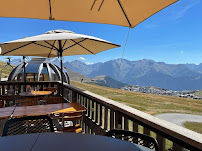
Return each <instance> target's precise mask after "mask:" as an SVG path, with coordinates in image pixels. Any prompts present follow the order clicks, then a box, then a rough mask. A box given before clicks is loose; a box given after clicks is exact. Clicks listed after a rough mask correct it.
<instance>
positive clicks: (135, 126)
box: [133, 121, 139, 132]
mask: <svg viewBox="0 0 202 151" xmlns="http://www.w3.org/2000/svg"><path fill="white" fill-rule="evenodd" d="M133 131H135V132H138V131H139V130H138V124H137V123H136V122H134V121H133Z"/></svg>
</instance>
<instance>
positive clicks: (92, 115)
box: [91, 100, 95, 120]
mask: <svg viewBox="0 0 202 151" xmlns="http://www.w3.org/2000/svg"><path fill="white" fill-rule="evenodd" d="M91 103H92V104H91V119H92V120H95V108H94V101H93V100H92V101H91Z"/></svg>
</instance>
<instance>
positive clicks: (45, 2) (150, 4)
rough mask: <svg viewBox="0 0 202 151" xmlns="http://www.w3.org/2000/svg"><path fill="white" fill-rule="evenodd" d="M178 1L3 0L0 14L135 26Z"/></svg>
mask: <svg viewBox="0 0 202 151" xmlns="http://www.w3.org/2000/svg"><path fill="white" fill-rule="evenodd" d="M176 1H178V0H15V1H14V0H0V6H1V9H0V17H17V18H36V19H50V20H64V21H78V22H92V23H103V24H114V25H121V26H127V27H131V28H133V27H135V26H136V25H138V24H139V23H141V22H142V21H144V20H145V19H147V18H149V17H150V16H152V15H153V14H155V13H157V12H159V11H160V10H162V9H164V8H165V7H167V6H169V5H171V4H173V3H175V2H176Z"/></svg>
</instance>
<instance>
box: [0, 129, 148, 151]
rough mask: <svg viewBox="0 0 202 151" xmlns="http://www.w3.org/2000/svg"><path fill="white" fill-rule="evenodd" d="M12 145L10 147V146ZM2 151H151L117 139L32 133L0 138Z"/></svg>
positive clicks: (72, 134)
mask: <svg viewBox="0 0 202 151" xmlns="http://www.w3.org/2000/svg"><path fill="white" fill-rule="evenodd" d="M11 144H12V145H11ZM0 146H1V150H2V151H13V150H20V151H28V150H32V151H56V150H60V151H62V150H75V151H77V150H78V151H81V150H82V151H152V150H151V149H149V148H146V147H143V146H140V145H137V144H132V143H129V142H126V141H122V140H119V139H115V138H111V137H106V136H99V135H89V134H76V133H34V134H24V135H14V136H6V137H1V138H0Z"/></svg>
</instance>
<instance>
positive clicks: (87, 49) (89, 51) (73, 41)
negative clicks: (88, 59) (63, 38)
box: [71, 39, 94, 54]
mask: <svg viewBox="0 0 202 151" xmlns="http://www.w3.org/2000/svg"><path fill="white" fill-rule="evenodd" d="M71 41H73V42H75V41H74V40H72V39H71ZM75 43H76V42H75ZM77 45H79V46H80V47H82V48H83V49H85V50H87V51H88V52H90V53H91V54H94V53H93V52H92V51H90V50H89V49H87V48H86V47H84V46H82V45H80V44H79V43H77Z"/></svg>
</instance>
